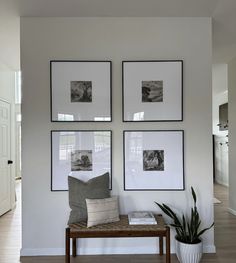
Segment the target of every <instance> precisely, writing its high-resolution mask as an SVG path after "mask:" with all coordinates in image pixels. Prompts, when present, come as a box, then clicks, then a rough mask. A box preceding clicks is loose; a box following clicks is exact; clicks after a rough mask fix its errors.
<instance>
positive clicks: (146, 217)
mask: <svg viewBox="0 0 236 263" xmlns="http://www.w3.org/2000/svg"><path fill="white" fill-rule="evenodd" d="M128 218H129V223H139V224H141V223H142V224H147V223H153V224H156V223H157V222H156V219H155V217H154V215H153V213H152V212H149V211H135V212H131V213H129V214H128Z"/></svg>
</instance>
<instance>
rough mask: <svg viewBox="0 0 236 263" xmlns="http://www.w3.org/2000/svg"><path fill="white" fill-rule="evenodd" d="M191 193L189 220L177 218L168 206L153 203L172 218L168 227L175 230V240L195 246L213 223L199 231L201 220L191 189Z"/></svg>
mask: <svg viewBox="0 0 236 263" xmlns="http://www.w3.org/2000/svg"><path fill="white" fill-rule="evenodd" d="M191 191H192V198H193V202H194V206H193V207H192V208H191V216H190V217H189V218H188V217H187V216H185V215H184V214H183V215H182V216H178V215H177V214H176V213H175V212H174V211H173V210H172V209H171V208H170V207H169V206H167V205H165V204H159V203H157V202H155V203H156V204H157V205H158V206H159V207H160V209H161V210H162V211H163V212H164V213H165V214H166V215H167V216H169V217H170V218H172V220H173V223H172V224H170V225H171V226H172V227H174V228H175V230H176V239H177V240H178V241H180V242H183V243H187V244H196V243H199V242H200V236H201V235H202V234H203V233H205V232H206V231H207V230H209V229H210V228H211V227H213V225H214V223H212V224H211V225H210V226H209V227H207V228H204V229H200V225H201V220H200V216H199V213H198V210H197V196H196V193H195V191H194V189H193V187H191Z"/></svg>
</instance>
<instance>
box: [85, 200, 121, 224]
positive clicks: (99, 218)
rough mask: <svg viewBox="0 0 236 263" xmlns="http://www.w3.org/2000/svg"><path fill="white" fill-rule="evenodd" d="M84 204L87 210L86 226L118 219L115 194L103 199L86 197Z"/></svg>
mask: <svg viewBox="0 0 236 263" xmlns="http://www.w3.org/2000/svg"><path fill="white" fill-rule="evenodd" d="M86 204H87V211H88V222H87V227H91V226H96V225H99V224H104V223H111V222H117V221H119V220H120V218H119V209H118V197H117V196H113V197H111V198H104V199H86Z"/></svg>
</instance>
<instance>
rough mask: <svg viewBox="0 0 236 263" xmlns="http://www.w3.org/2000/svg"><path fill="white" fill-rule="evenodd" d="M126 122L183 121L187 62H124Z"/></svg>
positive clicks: (124, 109)
mask: <svg viewBox="0 0 236 263" xmlns="http://www.w3.org/2000/svg"><path fill="white" fill-rule="evenodd" d="M122 69H123V70H122V72H123V89H122V90H123V121H125V122H131V121H139V122H140V121H141V122H145V121H152V122H156V121H182V120H183V76H182V75H183V61H182V60H156V61H154V60H152V61H123V63H122Z"/></svg>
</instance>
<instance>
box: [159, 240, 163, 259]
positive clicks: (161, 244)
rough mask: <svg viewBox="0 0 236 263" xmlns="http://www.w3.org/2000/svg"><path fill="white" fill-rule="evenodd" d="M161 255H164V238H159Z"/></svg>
mask: <svg viewBox="0 0 236 263" xmlns="http://www.w3.org/2000/svg"><path fill="white" fill-rule="evenodd" d="M159 254H160V255H161V256H162V255H163V237H159Z"/></svg>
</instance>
